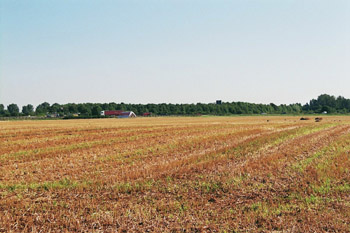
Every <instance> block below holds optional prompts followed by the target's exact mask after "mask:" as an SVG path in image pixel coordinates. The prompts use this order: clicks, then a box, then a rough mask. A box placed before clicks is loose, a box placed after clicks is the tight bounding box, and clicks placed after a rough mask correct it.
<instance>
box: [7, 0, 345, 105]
mask: <svg viewBox="0 0 350 233" xmlns="http://www.w3.org/2000/svg"><path fill="white" fill-rule="evenodd" d="M349 87H350V1H349V0H307V1H305V0H283V1H281V0H231V1H229V0H98V1H97V0H31V1H27V0H1V1H0V103H2V104H4V105H8V104H10V103H16V104H18V105H19V106H22V105H25V104H33V105H38V104H39V103H42V102H45V101H47V102H49V103H51V104H53V103H60V104H64V103H72V102H75V103H86V102H92V103H104V102H116V103H120V102H124V103H135V104H137V103H198V102H201V103H211V102H215V100H217V99H220V100H222V101H224V102H233V101H245V102H252V103H267V104H268V103H275V104H290V103H302V104H305V103H306V102H308V101H309V100H311V99H312V98H317V96H318V95H320V94H323V93H327V94H331V95H335V96H339V95H341V96H344V97H346V98H350V88H349Z"/></svg>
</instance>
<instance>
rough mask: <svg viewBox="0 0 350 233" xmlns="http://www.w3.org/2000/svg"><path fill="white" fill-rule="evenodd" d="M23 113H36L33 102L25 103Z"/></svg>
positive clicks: (27, 114)
mask: <svg viewBox="0 0 350 233" xmlns="http://www.w3.org/2000/svg"><path fill="white" fill-rule="evenodd" d="M22 113H23V115H25V116H29V115H33V114H34V107H33V105H31V104H28V105H25V106H23V107H22Z"/></svg>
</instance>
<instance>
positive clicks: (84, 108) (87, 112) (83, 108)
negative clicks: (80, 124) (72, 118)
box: [78, 104, 91, 116]
mask: <svg viewBox="0 0 350 233" xmlns="http://www.w3.org/2000/svg"><path fill="white" fill-rule="evenodd" d="M78 111H79V113H80V114H81V115H82V116H91V109H90V108H89V106H88V105H87V104H78Z"/></svg>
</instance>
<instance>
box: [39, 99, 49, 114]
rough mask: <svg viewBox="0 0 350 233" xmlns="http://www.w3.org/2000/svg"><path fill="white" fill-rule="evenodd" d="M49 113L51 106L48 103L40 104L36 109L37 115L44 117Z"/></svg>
mask: <svg viewBox="0 0 350 233" xmlns="http://www.w3.org/2000/svg"><path fill="white" fill-rule="evenodd" d="M48 112H50V104H49V103H48V102H44V103H42V104H39V105H38V106H37V107H36V109H35V113H36V114H37V115H44V114H46V113H48Z"/></svg>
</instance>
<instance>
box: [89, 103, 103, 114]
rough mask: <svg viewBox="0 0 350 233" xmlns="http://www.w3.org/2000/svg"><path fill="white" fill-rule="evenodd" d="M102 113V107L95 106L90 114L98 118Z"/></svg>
mask: <svg viewBox="0 0 350 233" xmlns="http://www.w3.org/2000/svg"><path fill="white" fill-rule="evenodd" d="M101 111H102V107H101V106H100V105H95V106H94V107H92V110H91V113H92V115H93V116H100V115H101Z"/></svg>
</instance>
